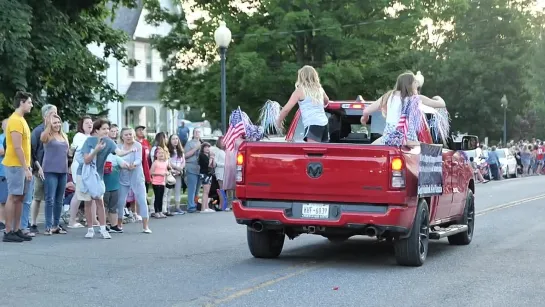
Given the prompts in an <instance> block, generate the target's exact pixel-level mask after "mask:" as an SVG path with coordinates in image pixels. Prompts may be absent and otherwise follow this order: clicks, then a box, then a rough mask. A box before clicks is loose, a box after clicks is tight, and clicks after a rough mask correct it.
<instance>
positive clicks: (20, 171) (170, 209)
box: [0, 92, 229, 242]
mask: <svg viewBox="0 0 545 307" xmlns="http://www.w3.org/2000/svg"><path fill="white" fill-rule="evenodd" d="M13 104H14V105H13V106H14V108H15V112H13V114H12V115H11V116H10V117H9V118H7V119H4V120H3V121H2V132H3V133H2V134H0V230H3V231H4V236H3V241H4V242H24V241H31V240H32V239H33V238H34V237H35V236H36V235H37V234H38V233H42V234H43V235H45V236H50V235H56V234H66V233H67V232H68V231H69V229H75V228H84V227H87V232H86V234H85V237H86V238H93V237H94V236H95V235H96V234H98V235H99V236H100V237H102V238H104V239H111V233H122V232H123V231H124V230H123V224H125V223H127V222H141V223H142V232H143V233H145V234H151V233H152V231H151V229H150V223H149V219H150V218H153V219H164V218H167V217H171V216H175V215H184V214H186V212H187V213H195V212H201V213H213V212H216V211H220V210H229V208H228V207H227V205H226V203H227V201H226V198H227V197H226V193H225V191H224V189H223V188H224V169H225V160H226V153H225V151H224V148H223V145H222V138H221V137H220V138H219V139H218V141H217V144H216V145H215V146H213V145H212V144H210V143H207V142H203V141H202V140H201V131H200V130H198V129H195V130H193V133H192V135H191V137H190V136H189V129H188V128H187V127H185V125H184V124H183V123H182V124H181V126H180V127H179V128H178V131H177V132H178V133H177V134H172V135H170V136H168V135H167V134H166V133H164V132H159V133H157V134H156V135H155V140H154V142H153V144H150V142H149V141H148V140H147V133H146V127H144V126H138V127H135V128H134V129H133V128H131V127H123V128H121V129H119V127H118V126H117V125H116V124H112V123H110V122H109V121H108V120H106V119H102V118H98V119H95V120H94V121H93V119H92V118H91V117H90V116H83V117H82V118H81V119H80V120H79V122H78V123H77V133H76V134H75V136H74V137H73V139H72V140H69V139H68V137H67V135H66V134H65V133H64V132H63V130H62V122H63V121H62V119H61V118H60V117H59V115H58V114H57V108H56V107H55V106H54V105H50V104H46V105H44V106H43V107H42V108H41V116H42V119H43V122H42V123H41V124H40V125H38V126H37V127H35V128H34V129H33V130H31V129H30V127H29V126H28V124H27V122H26V120H25V115H26V114H28V113H30V112H31V110H32V107H33V101H32V96H31V95H30V94H29V93H25V92H18V93H17V94H16V95H15V97H14V100H13ZM186 190H187V211H184V207H185V206H183V205H185V204H183V203H182V198H183V197H182V196H183V194H184V193H185V192H186ZM201 190H202V192H201ZM150 191H153V192H152V195H153V197H152V201H148V193H150ZM42 205H43V206H44V208H43V212H44V216H45V221H44V222H45V223H44V225H43V229H42V230H39V229H38V224H39V221H38V217H39V213H40V207H41V206H42ZM65 218H66V223H65V225H62V223H61V220H63V219H65ZM40 222H41V221H40ZM40 225H41V224H40ZM97 230H98V231H97Z"/></svg>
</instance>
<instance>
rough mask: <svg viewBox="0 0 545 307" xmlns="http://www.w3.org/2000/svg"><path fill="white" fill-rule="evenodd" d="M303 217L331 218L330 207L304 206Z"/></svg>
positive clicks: (319, 205) (318, 205)
mask: <svg viewBox="0 0 545 307" xmlns="http://www.w3.org/2000/svg"><path fill="white" fill-rule="evenodd" d="M301 215H302V216H303V217H306V218H310V219H327V218H329V205H321V204H303V212H302V214H301Z"/></svg>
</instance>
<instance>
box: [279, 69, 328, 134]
mask: <svg viewBox="0 0 545 307" xmlns="http://www.w3.org/2000/svg"><path fill="white" fill-rule="evenodd" d="M328 103H329V97H327V94H326V93H325V91H324V89H323V88H322V85H321V84H320V78H319V77H318V72H317V71H316V70H315V69H314V67H312V66H308V65H306V66H303V68H301V69H299V72H298V74H297V82H296V83H295V91H293V94H291V97H290V99H289V101H288V103H286V105H285V106H284V107H283V108H282V111H280V115H279V116H278V119H277V121H276V125H277V127H282V122H283V121H284V118H286V116H287V115H288V114H289V112H290V111H291V109H293V107H294V106H295V105H296V104H299V109H300V110H301V118H302V120H303V126H304V127H305V137H304V140H305V141H306V142H313V143H318V142H328V141H329V131H328V129H327V123H328V119H327V115H326V114H325V110H324V108H325V107H326V106H327V104H328Z"/></svg>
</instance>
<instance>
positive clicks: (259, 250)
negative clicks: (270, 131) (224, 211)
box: [233, 101, 478, 266]
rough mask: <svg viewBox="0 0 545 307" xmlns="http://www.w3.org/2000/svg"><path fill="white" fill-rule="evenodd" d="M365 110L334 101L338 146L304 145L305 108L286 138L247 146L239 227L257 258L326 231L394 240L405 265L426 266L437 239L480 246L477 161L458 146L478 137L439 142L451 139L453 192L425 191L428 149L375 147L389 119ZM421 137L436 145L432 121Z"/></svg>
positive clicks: (333, 142) (448, 185)
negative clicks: (423, 154) (423, 156)
mask: <svg viewBox="0 0 545 307" xmlns="http://www.w3.org/2000/svg"><path fill="white" fill-rule="evenodd" d="M363 108H365V104H364V103H361V102H359V101H338V102H330V104H329V105H328V107H327V108H326V113H327V115H328V117H329V128H328V129H329V133H330V142H329V143H306V142H303V131H304V128H303V124H302V121H301V118H300V114H299V112H297V114H296V115H295V118H294V120H293V122H292V124H291V126H290V129H289V131H288V133H287V137H286V142H281V143H280V142H263V141H261V142H245V143H243V144H242V145H241V146H240V148H239V152H238V155H237V187H236V198H235V200H234V201H233V212H234V215H235V218H236V221H237V223H239V224H242V225H246V226H247V240H248V246H249V249H250V252H251V254H252V255H253V256H254V257H257V258H275V257H278V256H279V255H280V253H281V252H282V248H283V245H284V239H285V237H286V236H287V237H288V238H290V239H294V238H296V237H297V236H299V235H301V234H316V235H321V236H324V237H326V238H328V239H329V240H330V241H334V242H339V241H344V240H346V239H348V238H350V237H351V236H355V235H365V236H369V237H377V238H378V239H379V240H388V241H393V244H394V248H395V257H396V261H397V263H398V264H400V265H407V266H421V265H422V264H423V263H424V261H425V260H426V257H427V253H428V243H429V240H430V239H434V240H437V239H440V238H444V237H448V240H449V242H450V244H453V245H467V244H469V243H470V242H471V240H472V237H473V230H474V221H475V206H474V193H475V181H474V178H473V172H472V170H471V167H470V165H469V161H467V160H466V159H465V157H464V155H463V153H462V152H460V151H458V150H456V149H461V150H472V149H474V148H472V147H476V144H477V141H478V140H476V139H475V138H476V137H474V136H465V137H464V139H463V140H462V142H461V143H458V144H455V143H454V142H453V140H452V139H451V138H449V139H448V140H445V142H443V141H441V140H439V141H438V142H437V143H438V144H447V145H443V150H442V158H443V162H442V176H443V182H442V185H443V192H442V194H441V195H438V196H431V197H419V196H418V191H417V186H418V173H419V163H420V155H419V153H418V150H419V147H415V148H413V149H409V148H405V149H404V148H397V147H390V146H383V145H372V144H371V143H372V142H373V141H374V140H376V139H377V138H379V137H380V136H381V133H382V131H383V129H384V125H385V120H384V117H383V116H382V114H380V112H377V113H375V114H371V117H370V121H369V122H368V123H367V125H362V124H361V123H360V117H361V115H362V110H363ZM428 111H429V110H428ZM426 116H428V117H429V116H430V114H426ZM419 139H420V141H421V142H423V143H428V144H429V143H432V142H431V140H432V139H433V138H432V134H431V132H430V129H429V127H428V128H427V129H425V130H423V132H421V133H420V134H419ZM439 146H440V145H439Z"/></svg>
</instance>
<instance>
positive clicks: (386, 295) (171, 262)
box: [0, 177, 545, 307]
mask: <svg viewBox="0 0 545 307" xmlns="http://www.w3.org/2000/svg"><path fill="white" fill-rule="evenodd" d="M544 187H545V177H533V178H523V179H513V180H506V181H502V182H493V183H489V184H486V185H479V186H478V190H477V194H476V197H477V203H476V205H477V211H478V212H481V214H479V216H478V218H477V226H476V233H475V238H474V241H473V243H472V244H471V245H470V246H465V247H453V246H449V245H448V243H447V242H446V240H442V241H439V242H434V243H433V244H431V246H430V253H429V258H428V261H427V262H426V264H425V265H424V266H423V267H421V268H405V267H399V266H397V265H395V260H394V257H393V250H392V247H391V246H389V245H387V244H382V243H381V244H378V243H376V242H375V241H373V240H369V239H365V238H352V239H351V240H349V241H348V242H346V243H344V244H340V245H335V244H331V243H329V242H328V241H327V240H326V239H324V238H322V237H318V236H308V235H307V236H302V237H300V238H298V239H296V240H294V241H287V242H286V245H285V248H284V252H283V254H282V256H281V257H280V258H279V259H275V260H259V259H254V258H252V257H251V255H250V254H249V252H248V250H247V246H246V232H245V229H244V227H242V226H239V225H237V224H236V223H235V222H234V220H233V217H232V214H230V213H215V214H208V215H207V214H192V215H187V216H179V217H172V218H168V219H166V220H159V221H155V220H154V221H152V224H151V228H152V230H153V231H154V233H153V234H151V235H146V234H142V233H139V225H137V224H131V225H127V227H126V233H124V234H118V235H114V238H113V239H112V240H102V239H93V240H86V239H84V238H83V235H84V232H85V230H73V231H71V232H70V233H69V234H68V235H65V236H61V235H57V236H52V237H37V238H36V239H35V240H34V241H33V242H27V243H24V244H5V243H1V242H0V278H1V279H0V306H10V307H12V306H17V307H26V306H29V307H35V306H44V307H49V306H51V307H53V306H54V307H58V306H78V307H80V306H81V307H83V306H131V307H132V306H146V307H148V306H236V307H244V306H252V307H253V306H403V307H408V306H438V305H446V306H494V307H501V306H510V307H512V306H532V305H533V306H540V305H541V304H542V302H543V301H544V300H545V291H543V290H542V287H541V286H539V285H540V284H543V281H542V278H543V276H545V263H544V262H543V260H542V259H541V257H542V255H543V254H545V245H544V244H543V240H542V238H543V233H544V232H545V226H544V225H545V224H544V223H543V217H544V216H545V204H544V202H545V188H544ZM539 196H543V198H541V199H540V198H539ZM502 205H503V206H502ZM334 289H335V290H334Z"/></svg>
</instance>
